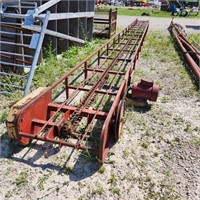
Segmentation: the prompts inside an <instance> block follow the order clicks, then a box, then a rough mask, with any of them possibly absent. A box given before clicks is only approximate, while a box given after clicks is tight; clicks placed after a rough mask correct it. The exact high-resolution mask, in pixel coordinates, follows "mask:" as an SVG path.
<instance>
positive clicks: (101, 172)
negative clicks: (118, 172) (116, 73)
mask: <svg viewBox="0 0 200 200" xmlns="http://www.w3.org/2000/svg"><path fill="white" fill-rule="evenodd" d="M105 171H106V168H105V167H104V166H103V165H102V166H101V167H100V169H99V170H98V172H99V173H100V174H104V172H105Z"/></svg>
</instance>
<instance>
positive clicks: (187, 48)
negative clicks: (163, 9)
mask: <svg viewBox="0 0 200 200" xmlns="http://www.w3.org/2000/svg"><path fill="white" fill-rule="evenodd" d="M170 30H171V33H172V34H173V36H174V38H175V39H176V41H177V43H178V45H179V48H180V50H181V52H182V53H183V55H184V57H185V60H186V62H187V64H188V66H189V67H190V69H191V70H192V72H193V74H194V76H195V78H196V81H197V83H198V87H199V89H200V66H199V64H200V52H199V50H198V49H197V48H196V47H195V46H193V45H192V44H191V43H190V42H189V41H188V39H187V38H186V36H185V34H184V33H183V31H182V30H181V29H180V25H179V24H176V23H173V22H171V24H170Z"/></svg>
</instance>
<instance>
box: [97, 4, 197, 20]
mask: <svg viewBox="0 0 200 200" xmlns="http://www.w3.org/2000/svg"><path fill="white" fill-rule="evenodd" d="M110 8H112V7H111V6H109V7H104V8H103V10H109V9H110ZM95 12H96V13H98V14H105V12H101V10H99V9H98V10H95ZM144 12H145V13H147V14H149V15H150V16H151V17H165V18H171V17H172V15H171V12H166V11H162V10H156V9H151V8H150V9H148V10H147V9H143V8H137V9H135V8H130V7H118V8H117V14H118V15H125V16H141V15H142V14H143V13H144ZM180 17H181V18H183V16H178V18H180ZM187 18H189V19H191V18H200V16H199V15H198V16H190V17H187Z"/></svg>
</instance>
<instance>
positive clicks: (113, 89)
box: [7, 20, 158, 162]
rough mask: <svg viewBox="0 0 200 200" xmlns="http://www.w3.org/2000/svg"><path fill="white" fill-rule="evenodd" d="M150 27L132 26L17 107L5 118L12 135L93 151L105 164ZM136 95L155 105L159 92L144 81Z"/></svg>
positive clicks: (135, 23) (145, 23)
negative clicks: (153, 102) (151, 101)
mask: <svg viewBox="0 0 200 200" xmlns="http://www.w3.org/2000/svg"><path fill="white" fill-rule="evenodd" d="M148 26H149V22H148V21H139V20H135V21H133V22H132V23H131V24H130V25H129V26H128V27H127V28H125V29H124V30H123V31H122V32H121V33H119V34H117V35H116V36H114V37H113V38H112V39H111V40H109V41H108V42H106V43H105V44H104V45H103V46H102V47H100V48H99V49H98V50H96V51H95V52H94V53H92V54H91V55H90V56H89V57H87V58H86V59H85V60H83V61H82V62H81V63H79V64H78V65H77V66H76V67H74V68H73V69H71V70H70V71H69V72H68V73H67V74H65V75H64V76H63V77H61V78H60V79H59V80H58V81H56V82H55V83H54V84H53V85H52V86H50V87H46V88H39V89H38V90H36V91H35V92H33V93H31V94H29V95H28V96H26V97H25V98H24V99H22V100H21V101H19V102H18V103H16V104H15V105H14V106H13V107H12V110H11V112H10V114H9V116H8V119H7V129H8V134H9V136H10V137H12V138H14V139H16V140H17V141H18V142H19V143H20V144H21V145H24V146H25V145H28V144H29V143H30V142H31V141H32V140H41V141H45V142H49V143H53V144H57V145H59V146H60V147H62V146H69V147H72V148H75V149H81V150H86V151H90V152H93V153H94V154H96V156H97V157H98V160H99V161H100V162H104V161H105V159H106V156H107V153H108V149H109V144H110V141H111V139H112V138H115V139H116V140H118V139H119V138H120V134H121V130H122V125H123V121H124V112H125V98H126V95H127V91H128V87H129V85H130V83H131V77H132V74H133V71H134V69H135V66H136V61H137V59H138V57H139V53H140V51H141V47H142V45H143V41H144V38H145V35H146V33H147V30H148ZM155 88H156V89H155ZM58 91H59V92H58ZM132 92H133V95H134V93H135V92H136V93H139V94H140V95H139V97H140V98H143V99H146V100H153V101H155V100H156V98H157V96H158V87H157V86H155V85H154V84H152V83H150V82H148V81H142V82H141V83H140V84H139V85H136V86H134V87H133V89H132ZM142 93H148V95H146V96H145V95H141V94H142ZM151 93H153V94H151ZM135 96H137V95H135ZM152 96H153V98H151V97H152ZM94 140H95V142H94Z"/></svg>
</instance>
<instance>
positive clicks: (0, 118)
mask: <svg viewBox="0 0 200 200" xmlns="http://www.w3.org/2000/svg"><path fill="white" fill-rule="evenodd" d="M7 115H8V114H7V112H6V111H3V112H2V113H0V122H4V121H6V118H7Z"/></svg>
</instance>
